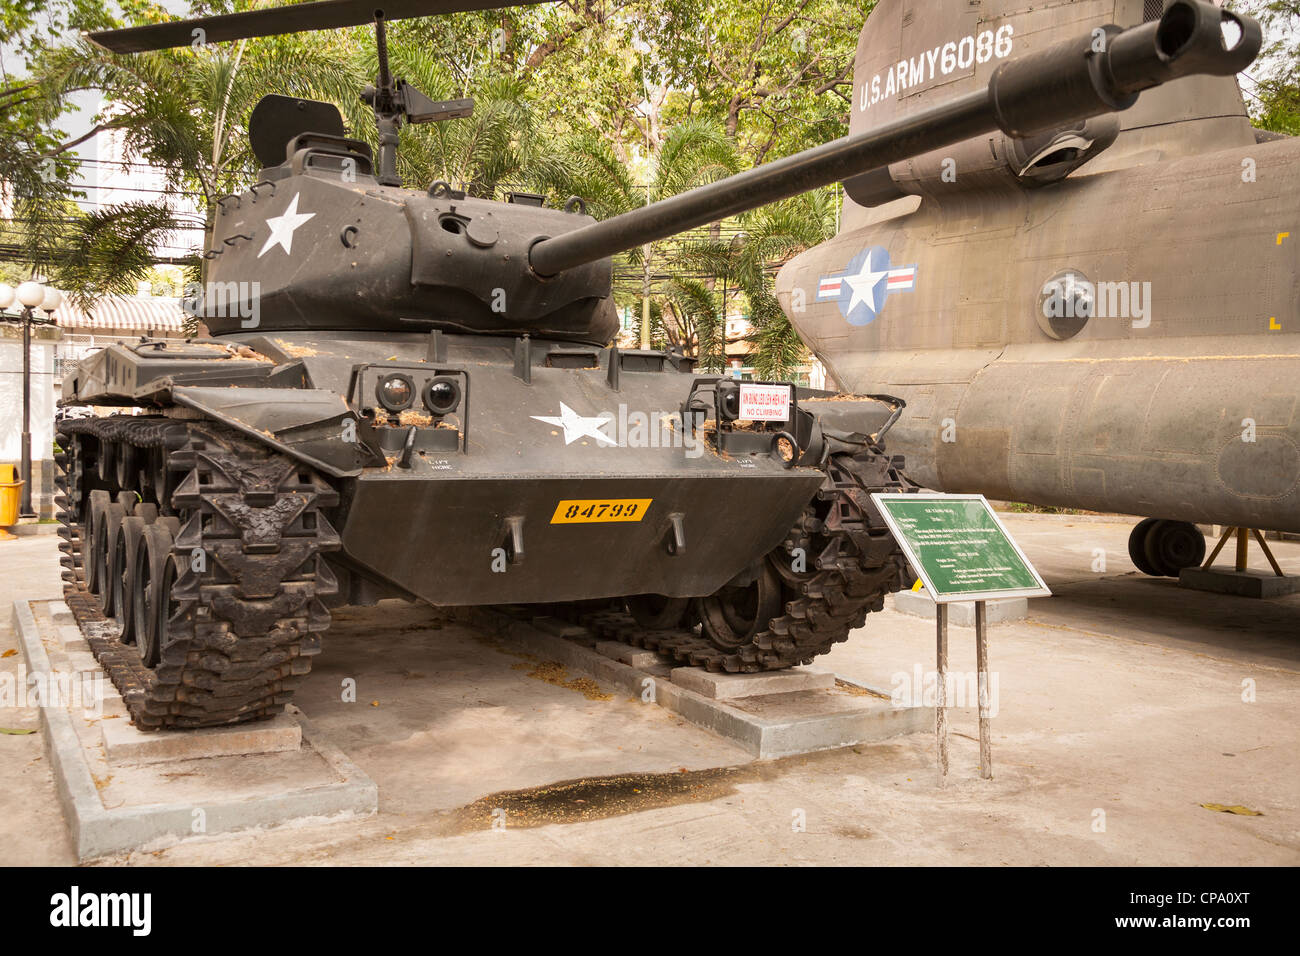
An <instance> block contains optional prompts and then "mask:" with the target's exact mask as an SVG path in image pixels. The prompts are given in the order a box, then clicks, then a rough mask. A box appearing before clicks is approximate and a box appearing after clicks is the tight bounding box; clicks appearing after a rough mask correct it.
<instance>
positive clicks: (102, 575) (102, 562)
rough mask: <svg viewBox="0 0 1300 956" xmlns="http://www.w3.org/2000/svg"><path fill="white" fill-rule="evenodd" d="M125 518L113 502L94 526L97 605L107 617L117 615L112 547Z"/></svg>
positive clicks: (121, 508)
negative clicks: (97, 586)
mask: <svg viewBox="0 0 1300 956" xmlns="http://www.w3.org/2000/svg"><path fill="white" fill-rule="evenodd" d="M125 518H126V510H125V509H124V508H123V507H122V506H121V505H120V504H118V503H117V502H116V501H114V502H113V503H112V504H110V505H109V506H108V507H107V508H105V509H104V511H103V520H102V521H100V522H98V523H97V524H96V525H95V560H96V562H97V567H96V569H95V574H96V575H97V576H98V579H99V603H100V606H101V607H103V609H104V614H105V616H107V617H113V615H114V614H116V613H117V611H116V605H114V603H113V600H114V597H115V595H114V593H113V577H114V576H115V575H116V574H117V573H118V568H117V565H116V564H115V563H114V560H113V558H114V555H113V547H114V545H115V544H116V543H117V530H118V528H120V527H121V526H122V521H123V520H124V519H125Z"/></svg>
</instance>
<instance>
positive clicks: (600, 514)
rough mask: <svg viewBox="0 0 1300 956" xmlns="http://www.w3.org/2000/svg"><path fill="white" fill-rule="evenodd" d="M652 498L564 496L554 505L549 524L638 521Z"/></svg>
mask: <svg viewBox="0 0 1300 956" xmlns="http://www.w3.org/2000/svg"><path fill="white" fill-rule="evenodd" d="M653 500H654V499H653V498H566V499H565V500H563V501H561V502H560V503H559V504H557V505H556V506H555V514H553V515H551V524H589V523H591V522H595V521H640V520H641V519H642V518H643V517H644V516H645V513H646V509H647V508H649V507H650V502H651V501H653Z"/></svg>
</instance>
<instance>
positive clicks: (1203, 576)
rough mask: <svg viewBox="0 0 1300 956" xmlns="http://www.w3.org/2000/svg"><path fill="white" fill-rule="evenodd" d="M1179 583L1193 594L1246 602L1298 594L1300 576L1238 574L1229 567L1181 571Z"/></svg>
mask: <svg viewBox="0 0 1300 956" xmlns="http://www.w3.org/2000/svg"><path fill="white" fill-rule="evenodd" d="M1178 583H1179V584H1180V585H1181V586H1183V587H1185V588H1192V589H1193V590H1196V591H1209V592H1211V593H1212V594H1232V595H1235V596H1236V597H1248V598H1275V597H1282V596H1284V595H1287V594H1295V593H1296V592H1297V591H1300V576H1297V575H1285V576H1282V577H1279V576H1278V575H1276V574H1274V573H1273V572H1272V571H1252V570H1249V569H1247V570H1245V571H1238V570H1237V569H1236V568H1229V567H1210V568H1183V570H1182V572H1181V573H1180V574H1179V575H1178Z"/></svg>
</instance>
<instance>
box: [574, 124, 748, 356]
mask: <svg viewBox="0 0 1300 956" xmlns="http://www.w3.org/2000/svg"><path fill="white" fill-rule="evenodd" d="M560 145H561V148H562V150H563V151H564V154H565V155H564V158H563V160H562V161H561V163H560V167H561V169H562V173H561V176H560V177H559V178H558V179H555V180H553V181H552V185H554V186H557V187H562V189H564V190H568V191H571V192H572V193H573V194H574V195H578V196H582V197H583V199H584V201H586V203H587V207H588V211H589V212H590V213H591V214H592V215H594V216H595V217H596V218H597V219H607V218H609V217H610V216H614V215H618V214H619V213H623V212H628V211H630V210H633V209H637V208H639V207H641V206H642V205H645V204H647V203H651V202H655V201H657V200H660V199H666V198H668V197H670V196H675V195H677V194H678V193H681V192H685V191H686V190H688V189H694V188H695V187H697V186H703V185H705V184H706V183H710V182H713V181H715V180H718V179H721V178H723V177H724V176H729V175H731V174H733V173H736V172H738V171H739V170H740V168H741V166H742V165H743V161H742V159H741V157H740V154H739V152H738V151H737V149H736V145H735V143H734V142H733V141H732V140H731V139H729V138H728V137H727V135H726V133H725V131H724V130H723V128H722V126H721V124H719V123H716V122H714V121H712V120H707V119H699V118H695V119H687V120H684V121H683V122H681V123H678V124H677V125H676V126H674V127H673V128H672V129H671V130H669V131H668V133H667V134H665V136H664V137H663V141H662V142H661V143H660V144H659V145H658V146H657V147H654V151H653V152H652V153H651V154H650V155H649V156H648V157H647V160H648V163H649V166H650V169H649V175H648V180H649V181H648V183H647V184H646V185H643V186H638V185H637V184H636V180H635V178H634V176H633V174H632V171H631V170H629V169H628V167H627V166H626V165H625V164H623V163H622V162H620V161H619V159H618V158H617V157H616V156H615V154H614V151H613V149H612V147H611V146H610V144H609V141H608V140H607V139H605V138H604V137H602V136H600V135H599V134H598V133H596V132H594V131H591V132H587V133H578V134H575V135H574V136H572V137H570V138H568V139H566V140H565V141H563V142H562V143H561V144H560ZM680 243H681V240H665V241H663V242H658V243H648V244H647V245H645V246H643V247H641V248H640V249H634V250H632V251H631V252H628V253H624V254H623V255H621V256H618V257H616V259H615V275H616V281H615V289H614V291H615V298H616V299H621V300H623V301H627V300H629V299H633V298H634V297H635V298H639V299H640V300H641V303H642V312H641V322H640V323H639V324H638V329H637V331H638V334H639V336H640V338H641V340H642V342H645V340H646V338H647V336H646V335H645V334H644V333H645V332H647V331H648V332H649V336H648V338H649V339H650V341H651V343H653V344H657V345H668V346H675V347H678V348H682V349H684V350H685V351H687V352H695V351H696V349H697V346H698V344H699V341H700V334H701V331H702V330H703V331H706V332H707V330H708V329H709V328H710V327H711V326H710V323H711V322H716V308H715V309H713V310H712V313H711V312H710V309H709V308H707V307H706V305H705V303H706V302H707V301H708V300H709V298H710V297H711V295H712V292H711V290H710V289H709V288H708V286H707V283H706V284H704V285H703V286H700V285H699V284H698V283H694V282H692V280H690V279H688V278H684V277H680V276H678V277H673V276H671V274H670V276H669V277H668V278H667V279H666V280H661V281H660V282H659V283H658V284H657V285H656V282H655V277H654V266H655V264H656V262H658V261H659V260H661V259H662V260H663V262H664V263H665V265H668V266H670V267H671V266H672V265H673V264H674V263H675V262H676V253H675V252H674V250H675V248H676V247H677V246H678V245H679V244H680ZM634 269H635V270H636V271H637V272H639V276H638V278H637V279H636V280H635V281H632V280H631V272H632V270H634ZM647 312H648V313H649V317H650V323H649V327H648V329H642V328H641V327H640V326H641V325H644V324H645V318H646V314H647ZM711 314H712V315H713V318H710V315H711ZM701 323H703V324H701Z"/></svg>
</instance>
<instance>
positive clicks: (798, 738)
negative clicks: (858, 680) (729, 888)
mask: <svg viewBox="0 0 1300 956" xmlns="http://www.w3.org/2000/svg"><path fill="white" fill-rule="evenodd" d="M458 613H459V614H460V615H462V616H463V618H464V619H465V620H466V621H467V622H468V623H470V624H472V625H474V626H476V627H480V628H483V629H484V630H486V631H489V632H490V633H493V634H496V635H498V636H501V637H504V638H507V639H509V640H510V641H511V642H513V643H515V644H516V645H517V646H519V647H521V648H524V649H526V650H527V651H528V652H529V653H530V654H531V655H535V656H537V657H541V658H543V659H545V660H550V661H556V662H558V663H560V664H563V665H565V666H567V667H572V668H574V669H576V670H580V671H583V672H584V673H587V674H590V675H591V676H592V677H593V678H595V679H596V680H598V681H600V682H602V683H610V684H613V685H615V686H617V687H620V688H622V689H624V690H625V691H627V692H628V693H630V694H632V695H633V696H634V697H636V698H638V699H640V700H641V701H642V702H644V703H654V704H658V705H659V706H660V707H662V708H664V709H665V710H669V711H671V712H673V713H675V714H677V715H679V716H681V717H684V718H685V719H686V720H688V721H690V722H691V723H693V724H695V725H696V726H698V727H703V728H704V729H705V730H711V731H713V732H714V733H716V734H719V735H720V736H722V737H725V738H728V739H729V740H731V741H732V742H734V743H736V744H738V745H739V746H740V747H741V748H743V749H744V750H746V751H748V752H749V753H750V754H753V755H754V756H756V757H759V758H764V759H766V758H774V757H785V756H790V755H795V754H806V753H812V752H815V751H820V750H831V749H834V748H838V747H847V746H852V745H854V744H862V743H867V742H874V741H880V740H885V739H888V738H891V737H896V736H899V735H901V734H910V733H915V732H917V731H921V730H926V729H932V728H933V726H934V708H933V707H932V706H930V707H926V706H923V705H917V706H895V705H894V704H893V703H892V702H891V701H888V700H881V699H880V698H879V697H876V696H874V695H871V694H863V693H861V692H854V691H851V690H849V689H847V688H841V687H840V686H838V685H836V684H835V683H834V675H833V674H832V675H830V678H831V686H829V687H822V688H820V689H807V690H800V691H795V692H788V693H781V694H763V695H760V696H750V697H741V698H735V699H734V700H726V701H724V700H719V699H717V698H714V697H708V696H705V694H703V693H700V692H699V691H697V690H693V689H691V688H690V687H686V686H683V685H682V684H681V683H679V682H678V681H677V680H675V679H674V678H676V677H680V676H681V674H679V672H682V673H686V672H692V674H695V673H700V672H699V671H698V669H697V668H675V669H673V670H672V671H670V673H669V674H668V675H667V676H665V675H664V674H662V673H659V674H656V673H652V672H650V671H647V670H642V669H639V668H636V667H631V666H629V665H627V664H624V663H622V662H621V661H617V660H614V659H612V658H609V657H606V656H605V655H604V654H601V653H599V652H597V651H596V650H595V649H593V648H588V647H584V646H583V645H582V644H581V643H579V642H578V641H575V640H569V639H564V638H559V637H556V636H554V635H552V634H548V633H546V632H545V631H542V630H541V629H539V628H537V627H535V626H534V625H533V624H532V623H531V622H530V621H528V620H525V619H523V618H520V617H516V616H513V615H511V614H508V613H505V612H502V611H500V610H495V609H491V608H468V609H463V610H462V611H460V612H458ZM656 656H657V655H656ZM711 676H714V675H711ZM689 679H690V678H688V680H689ZM797 680H804V681H809V682H820V683H825V678H823V677H821V676H817V677H815V678H811V679H809V678H798V679H797ZM718 683H719V684H722V685H723V686H725V682H718ZM697 686H705V684H703V683H699V684H697ZM712 686H713V687H716V686H718V684H714V685H712ZM750 686H751V687H752V686H754V685H750Z"/></svg>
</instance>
